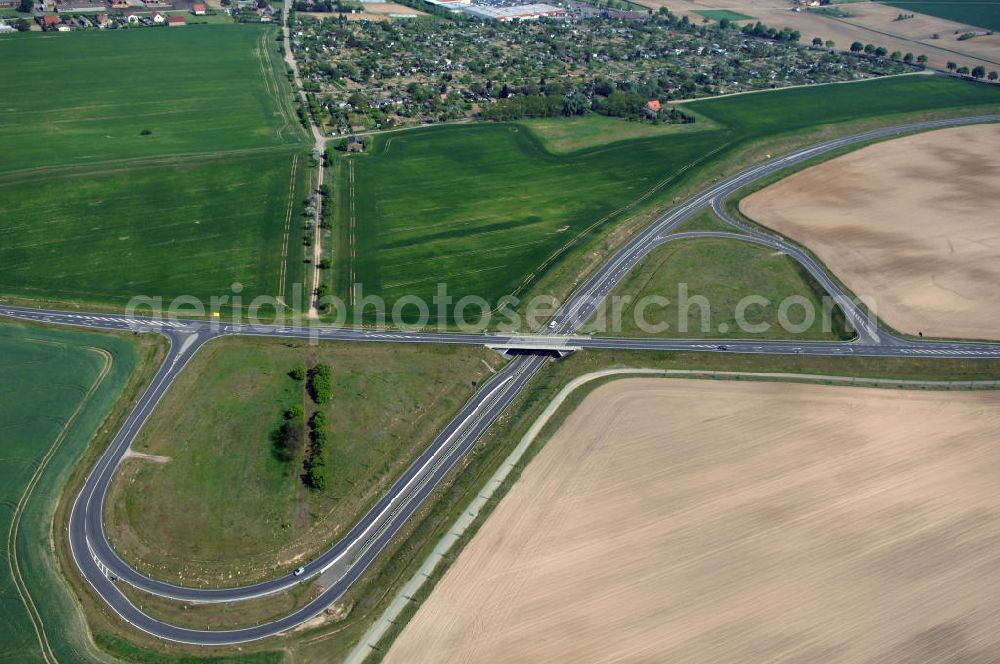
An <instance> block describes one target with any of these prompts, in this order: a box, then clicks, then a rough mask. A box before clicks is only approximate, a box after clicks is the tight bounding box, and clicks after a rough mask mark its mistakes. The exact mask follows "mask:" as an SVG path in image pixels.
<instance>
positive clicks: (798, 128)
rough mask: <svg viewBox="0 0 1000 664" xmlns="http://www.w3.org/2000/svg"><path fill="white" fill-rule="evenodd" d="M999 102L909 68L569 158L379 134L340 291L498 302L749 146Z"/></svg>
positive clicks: (767, 99) (462, 137)
mask: <svg viewBox="0 0 1000 664" xmlns="http://www.w3.org/2000/svg"><path fill="white" fill-rule="evenodd" d="M998 103H1000V89H998V88H996V86H987V85H978V84H973V83H968V82H962V81H958V80H954V79H947V78H942V77H933V76H905V77H894V78H888V79H880V80H874V81H866V82H861V83H852V84H845V85H829V86H816V87H809V88H796V89H788V90H781V91H774V92H768V93H761V94H747V95H736V96H731V97H726V98H720V99H712V100H701V101H696V102H690V103H688V104H686V105H685V107H686V108H690V109H691V110H693V111H695V112H696V113H698V114H699V115H700V116H703V117H705V118H707V119H708V120H709V121H711V122H713V123H715V125H717V127H718V128H716V129H713V130H709V131H695V132H689V133H686V132H676V133H665V134H664V135H662V136H658V137H647V138H642V139H634V140H627V141H620V142H616V143H612V144H610V145H605V146H602V147H599V148H593V149H584V150H578V151H576V152H572V153H570V154H564V155H555V154H552V152H550V151H549V150H548V149H546V146H545V144H544V143H543V142H542V141H541V140H540V139H538V138H537V137H536V136H535V135H533V134H531V133H529V132H527V131H524V128H523V127H522V126H521V125H502V124H501V125H464V126H451V127H439V128H434V129H428V130H421V131H412V132H406V133H399V134H393V135H383V136H378V137H376V139H375V140H374V141H373V146H372V149H371V151H370V153H369V154H365V155H360V156H352V157H347V158H345V160H346V162H347V164H346V166H344V167H342V168H341V169H340V172H341V177H340V180H341V182H340V185H339V186H338V188H337V191H338V197H339V199H340V200H339V203H338V212H339V214H338V222H337V223H338V228H339V229H340V230H339V231H338V241H337V247H338V248H339V252H338V251H337V248H335V256H336V266H335V267H336V269H337V291H338V292H339V293H340V294H341V295H342V296H343V297H345V299H347V298H348V295H347V291H348V286H349V284H350V283H352V282H360V283H361V284H363V286H364V290H365V293H366V294H377V295H381V296H382V297H384V298H385V299H386V300H387V301H388V302H389V303H390V305H391V304H392V303H394V302H396V301H398V300H399V299H400V298H402V297H403V296H408V295H416V296H418V297H422V298H424V299H425V300H427V301H430V300H431V298H432V297H433V296H434V294H435V293H436V292H437V285H438V284H439V283H445V284H447V285H448V291H449V294H450V295H451V296H452V297H453V298H454V299H455V300H456V301H457V300H458V299H459V298H461V297H463V296H479V297H481V298H484V299H485V300H486V301H487V302H489V303H490V304H491V305H496V303H497V302H498V300H499V299H500V298H501V297H502V296H504V295H508V294H513V295H515V296H518V297H521V296H523V295H524V294H525V293H527V292H531V289H532V288H533V286H534V285H536V284H538V283H541V282H542V281H543V280H544V279H545V275H546V274H547V273H548V272H549V271H551V270H553V268H554V267H555V266H556V265H558V264H560V263H566V262H567V258H568V257H570V256H575V257H580V256H581V255H582V254H583V253H584V252H586V251H588V250H591V251H592V250H593V249H594V247H595V246H596V244H597V243H599V242H600V241H601V240H602V238H606V237H607V236H608V231H609V229H611V228H613V226H614V225H615V222H617V221H620V220H622V219H625V218H628V217H634V216H635V215H636V214H637V213H638V212H640V211H641V210H644V209H648V208H650V207H651V206H652V205H653V204H656V203H662V202H663V201H665V200H668V199H669V197H670V195H671V194H673V193H675V192H677V191H679V190H682V189H683V188H684V187H685V186H689V185H690V184H691V183H693V182H696V181H698V178H699V176H702V177H703V176H704V174H705V173H706V172H711V171H712V170H713V169H717V168H718V167H719V165H720V163H722V162H723V160H726V159H730V158H733V157H734V156H735V155H738V154H740V151H741V150H742V149H745V148H746V147H747V146H748V145H751V144H756V143H760V142H762V141H765V140H767V141H775V140H778V139H783V138H787V137H790V136H793V135H795V134H801V133H804V132H808V131H815V130H818V129H820V128H822V127H829V126H832V125H840V124H846V123H854V122H861V121H865V120H869V119H872V118H880V119H884V120H890V119H892V118H894V117H897V116H899V115H901V114H905V113H913V112H923V113H928V112H934V111H946V110H948V109H953V108H959V107H970V106H975V105H987V104H991V105H995V104H998ZM561 281H566V279H561ZM404 311H406V310H404ZM453 312H454V310H453V309H450V310H447V311H446V318H448V321H449V322H450V321H451V320H452V315H453ZM407 313H410V314H411V315H410V316H409V318H410V319H411V320H412V319H413V318H415V313H414V312H413V311H412V310H410V311H409V312H407ZM434 314H435V311H433V310H432V311H431V319H432V321H433V320H434V317H435V316H434Z"/></svg>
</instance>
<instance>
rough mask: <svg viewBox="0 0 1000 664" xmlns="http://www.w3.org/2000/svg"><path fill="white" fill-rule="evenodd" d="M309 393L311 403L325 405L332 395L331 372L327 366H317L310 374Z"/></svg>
mask: <svg viewBox="0 0 1000 664" xmlns="http://www.w3.org/2000/svg"><path fill="white" fill-rule="evenodd" d="M309 383H310V384H309V388H310V389H309V391H310V393H311V394H312V398H313V401H315V402H316V403H318V404H323V403H326V402H327V401H329V400H330V395H331V394H332V393H333V370H332V369H331V368H330V365H329V364H317V365H316V366H315V367H313V370H312V372H311V373H310V381H309Z"/></svg>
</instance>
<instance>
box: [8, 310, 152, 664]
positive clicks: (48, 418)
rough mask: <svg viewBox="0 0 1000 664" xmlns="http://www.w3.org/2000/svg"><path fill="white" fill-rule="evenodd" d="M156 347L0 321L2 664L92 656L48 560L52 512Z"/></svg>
mask: <svg viewBox="0 0 1000 664" xmlns="http://www.w3.org/2000/svg"><path fill="white" fill-rule="evenodd" d="M159 347H160V345H159V344H158V342H157V340H156V339H153V338H151V337H132V336H131V335H130V336H128V337H123V336H111V335H101V334H93V333H84V332H79V331H74V330H68V329H65V328H61V329H56V328H42V327H36V326H29V325H22V324H19V323H11V322H8V321H3V322H2V323H0V440H2V441H3V445H2V450H3V451H2V455H0V500H2V501H3V504H4V509H3V510H0V524H2V529H3V532H4V533H5V534H10V535H11V538H5V539H4V541H5V542H6V545H5V546H6V547H7V549H6V554H5V559H6V560H9V561H10V562H11V563H12V564H14V565H15V573H14V574H13V576H12V575H11V574H10V573H9V571H8V570H9V568H8V567H7V565H6V564H5V565H4V573H3V574H0V598H2V602H0V606H2V607H3V608H2V610H0V634H2V635H3V636H2V637H0V642H2V644H3V646H2V649H0V650H2V655H0V659H2V660H3V661H10V662H27V663H30V662H45V661H53V656H54V657H55V658H58V661H64V662H79V661H86V660H89V659H91V657H93V656H94V655H95V654H96V653H95V652H94V649H93V646H92V645H90V643H89V641H88V639H87V638H86V633H85V630H84V629H83V628H82V625H83V616H82V614H81V611H80V606H79V603H78V602H77V600H76V598H75V597H73V595H72V594H71V593H70V591H69V589H68V588H67V587H66V585H65V583H64V581H63V577H62V576H61V574H60V570H59V567H58V565H57V562H56V560H55V558H54V556H53V552H52V547H51V540H50V534H51V532H52V520H53V513H54V511H55V508H56V500H57V498H58V497H59V493H60V491H61V490H62V487H63V485H64V484H65V483H66V480H67V477H68V476H69V474H70V472H71V471H72V469H73V466H74V464H75V463H76V462H77V461H78V460H79V459H80V456H81V455H82V454H83V451H84V449H85V448H86V447H87V444H88V443H89V442H90V440H91V438H92V437H93V436H94V435H95V434H96V433H98V431H99V429H100V428H101V427H102V422H103V421H104V418H105V417H106V416H108V414H109V413H110V412H111V411H112V408H113V407H114V406H115V403H116V400H117V399H118V398H119V397H120V396H121V394H122V392H123V390H124V389H125V387H126V385H127V384H128V383H129V380H130V377H131V376H132V375H133V372H134V370H135V369H136V368H137V367H138V366H139V365H140V364H141V363H148V364H155V362H152V359H153V356H155V354H156V352H157V348H159ZM12 526H13V528H12ZM11 544H13V547H12V546H11ZM15 552H16V556H14V557H12V553H15ZM74 572H75V570H74ZM22 598H30V599H28V601H29V603H33V605H34V607H35V609H36V610H37V613H36V619H35V620H36V621H37V616H38V615H40V616H41V620H40V621H38V622H36V623H35V624H34V625H33V620H32V617H31V613H29V609H27V608H26V606H25V599H22ZM36 629H40V630H41V633H42V635H43V637H44V639H45V641H46V642H47V644H48V646H47V648H48V649H47V650H45V652H46V653H47V656H44V657H43V654H42V653H43V650H42V648H43V646H42V645H41V644H40V641H39V637H38V636H36Z"/></svg>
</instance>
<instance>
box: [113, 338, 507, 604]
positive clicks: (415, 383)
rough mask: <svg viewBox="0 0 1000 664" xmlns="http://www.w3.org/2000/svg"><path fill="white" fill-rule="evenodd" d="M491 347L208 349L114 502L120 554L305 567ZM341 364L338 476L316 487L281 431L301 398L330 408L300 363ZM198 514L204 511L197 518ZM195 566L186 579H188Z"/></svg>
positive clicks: (224, 578)
mask: <svg viewBox="0 0 1000 664" xmlns="http://www.w3.org/2000/svg"><path fill="white" fill-rule="evenodd" d="M486 360H488V361H490V362H493V363H494V364H498V363H499V361H500V359H499V356H498V355H496V354H494V353H491V352H489V351H487V350H485V349H480V348H473V349H469V348H461V347H450V346H435V347H420V348H416V347H413V346H410V345H383V344H361V345H360V346H359V345H358V344H343V343H322V344H320V345H318V346H317V345H312V346H311V345H309V344H308V343H307V342H286V341H278V340H269V339H253V338H238V339H224V340H218V341H213V342H212V343H211V344H209V345H208V346H206V347H205V348H203V349H201V350H200V351H199V352H198V355H197V356H196V357H195V358H194V359H193V360H192V362H191V365H190V366H188V367H187V368H186V369H185V371H184V373H183V374H182V375H181V376H180V377H179V378H178V379H177V382H176V383H175V384H174V385H173V386H172V387H171V390H170V392H169V393H168V394H167V396H166V397H165V398H164V399H163V401H162V402H161V403H160V405H159V406H158V408H157V410H156V412H155V413H154V414H153V416H152V418H151V419H150V420H149V422H148V423H147V424H146V425H145V427H144V428H143V431H142V432H141V433H140V435H139V437H138V438H137V439H136V441H135V444H134V445H133V449H135V450H136V451H138V452H142V453H148V454H153V455H160V456H165V457H168V458H169V461H167V462H166V463H157V462H154V461H148V460H128V461H126V462H125V463H124V465H123V466H122V468H121V470H120V471H119V473H118V475H117V476H116V478H115V480H114V483H113V486H112V491H111V497H110V498H109V500H108V503H107V504H108V506H109V512H108V514H107V517H106V518H107V523H108V532H109V536H110V537H111V539H112V541H113V542H115V545H116V548H117V549H118V551H119V552H120V553H121V554H122V555H123V556H124V557H125V558H126V559H127V560H129V561H131V562H133V563H135V564H136V565H138V566H139V567H140V568H141V569H143V570H147V571H149V572H150V573H151V574H153V575H155V576H157V577H161V578H167V579H171V580H176V579H183V581H184V582H185V583H187V584H206V585H207V584H212V585H220V584H221V585H239V584H242V583H247V582H249V581H252V580H256V579H259V578H262V577H270V576H275V575H277V574H279V573H281V572H284V571H288V570H291V569H294V568H295V567H296V566H297V565H298V564H300V562H301V560H304V559H306V558H305V557H308V556H310V555H312V554H314V553H315V552H317V551H319V550H320V549H321V548H322V547H324V546H325V545H326V544H327V543H328V542H330V541H332V540H334V539H336V538H337V537H338V536H339V535H341V534H342V533H343V532H346V529H348V528H350V526H352V525H353V524H354V522H355V521H356V519H357V518H358V517H359V516H360V514H361V512H362V510H363V509H366V508H367V506H368V505H369V504H370V503H371V502H373V501H374V500H375V499H376V498H377V497H378V496H379V495H380V494H381V493H382V492H383V491H384V490H385V489H386V487H387V486H388V484H389V483H390V482H391V481H392V480H393V479H394V478H395V477H396V476H397V475H398V474H399V473H400V472H402V470H403V468H404V467H405V466H406V464H408V463H409V461H410V460H411V459H412V458H414V457H415V456H416V455H417V454H418V453H419V452H420V451H421V450H422V449H423V448H424V447H425V446H426V445H427V444H428V443H429V442H430V440H431V439H432V438H433V437H434V436H435V435H436V434H437V433H438V431H440V429H441V428H443V427H444V425H445V423H446V422H447V420H448V418H450V417H451V416H452V415H453V414H454V413H455V412H457V411H458V409H459V408H460V406H461V405H462V404H463V403H464V402H465V400H466V399H467V398H468V397H469V396H471V394H472V393H473V391H474V389H475V385H476V384H477V382H478V381H481V380H482V379H483V378H485V377H486V376H488V375H489V369H488V367H487V366H486V364H485V363H484V361H486ZM299 362H303V363H305V364H306V365H307V366H311V365H312V364H314V363H325V364H328V365H330V366H331V367H332V368H333V392H332V397H331V399H330V401H329V403H327V404H325V405H323V406H321V408H322V409H323V410H324V411H325V412H326V414H327V416H328V418H329V422H330V429H331V430H330V433H331V444H330V449H329V450H328V453H327V457H328V462H327V471H328V484H327V487H326V488H325V489H324V490H321V491H319V490H310V489H308V488H306V487H305V485H304V483H303V481H302V479H301V477H300V476H301V474H302V473H303V472H304V470H303V461H304V458H305V454H306V450H305V449H304V448H303V449H301V450H299V451H297V452H296V453H295V454H293V456H292V459H291V460H290V461H289V460H283V459H281V458H279V455H278V454H276V449H275V443H274V435H275V433H276V431H277V430H278V428H279V427H280V425H281V422H282V413H283V412H284V411H285V410H286V409H288V408H291V407H292V406H294V405H296V404H297V405H300V406H303V407H304V408H305V411H306V419H308V416H309V413H310V412H312V409H314V408H316V406H315V404H313V402H312V399H311V398H309V397H308V396H307V394H306V386H305V384H304V383H303V382H299V381H296V380H294V379H292V378H291V377H290V376H289V375H288V372H289V371H290V370H291V369H292V368H293V367H294V366H295V365H296V364H297V363H299ZM191 514H198V515H199V518H197V519H192V518H190V516H191ZM182 575H183V576H182Z"/></svg>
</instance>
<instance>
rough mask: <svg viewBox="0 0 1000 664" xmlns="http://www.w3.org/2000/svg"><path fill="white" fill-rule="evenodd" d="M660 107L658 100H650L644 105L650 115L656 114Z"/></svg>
mask: <svg viewBox="0 0 1000 664" xmlns="http://www.w3.org/2000/svg"><path fill="white" fill-rule="evenodd" d="M662 107H663V105H662V104H660V100H659V99H650V100H649V101H648V102H647V103H646V108H647V109H649V111H650V112H651V113H658V112H659V111H660V109H661V108H662Z"/></svg>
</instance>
